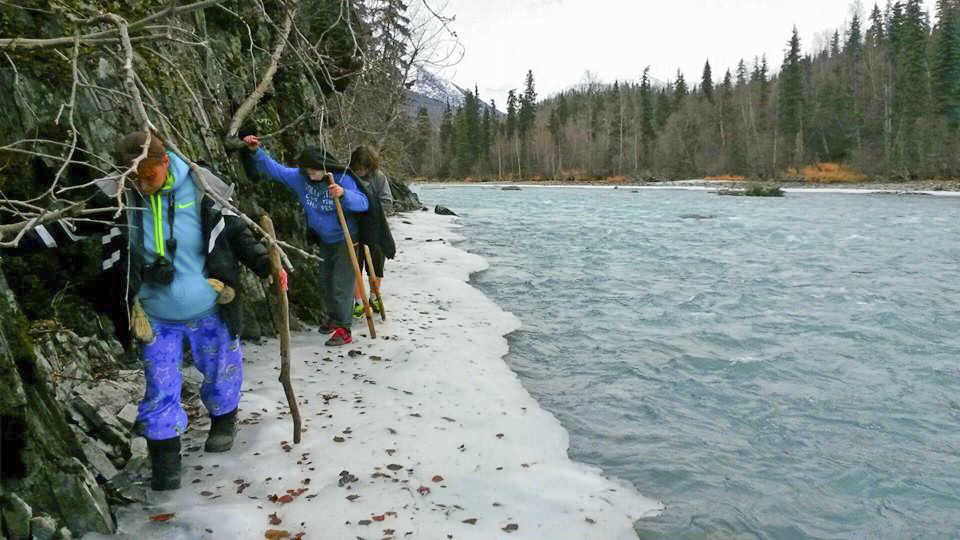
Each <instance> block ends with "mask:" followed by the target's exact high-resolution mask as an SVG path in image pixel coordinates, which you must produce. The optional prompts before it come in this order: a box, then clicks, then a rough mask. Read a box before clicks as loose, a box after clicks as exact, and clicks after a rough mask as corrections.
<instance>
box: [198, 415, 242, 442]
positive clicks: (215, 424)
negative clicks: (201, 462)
mask: <svg viewBox="0 0 960 540" xmlns="http://www.w3.org/2000/svg"><path fill="white" fill-rule="evenodd" d="M236 433H237V410H236V409H234V410H232V411H230V412H228V413H227V414H221V415H220V416H211V417H210V433H209V434H208V435H207V444H205V445H203V450H204V451H206V452H226V451H227V450H230V448H231V447H232V446H233V436H234V435H235V434H236Z"/></svg>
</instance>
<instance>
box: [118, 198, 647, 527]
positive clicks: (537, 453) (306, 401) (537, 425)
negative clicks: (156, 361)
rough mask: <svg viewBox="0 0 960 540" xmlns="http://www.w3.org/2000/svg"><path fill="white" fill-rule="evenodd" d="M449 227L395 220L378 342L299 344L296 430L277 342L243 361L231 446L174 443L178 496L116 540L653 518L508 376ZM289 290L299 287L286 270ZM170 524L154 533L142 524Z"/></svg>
mask: <svg viewBox="0 0 960 540" xmlns="http://www.w3.org/2000/svg"><path fill="white" fill-rule="evenodd" d="M454 219H455V218H452V217H449V216H438V215H435V214H427V213H416V214H410V215H406V216H400V217H397V218H393V220H392V226H393V233H394V237H395V239H396V240H397V244H398V255H397V258H396V259H395V260H393V261H388V262H387V272H386V273H387V275H386V278H385V279H384V303H385V304H386V308H387V315H388V320H387V321H386V322H381V321H380V319H379V317H377V319H376V322H377V339H375V340H373V339H370V338H369V337H368V336H367V335H366V334H367V328H366V325H365V324H364V323H358V324H356V325H354V336H355V337H356V340H355V342H354V343H353V344H351V345H348V346H345V347H339V348H337V347H325V346H324V345H323V341H324V340H325V338H326V336H323V335H320V334H318V333H317V332H315V331H314V332H302V333H295V334H294V335H293V339H292V362H293V376H294V381H293V385H294V389H295V390H296V393H297V395H298V401H299V405H300V410H301V414H302V416H303V419H304V432H303V440H302V442H301V443H300V444H299V445H294V444H293V443H292V427H291V426H292V422H291V419H290V416H289V414H288V408H287V403H286V400H285V398H284V394H283V390H282V388H281V386H280V384H279V383H278V382H277V374H278V366H279V346H278V342H277V341H276V340H269V341H267V342H265V343H263V344H259V345H257V344H250V345H247V347H246V354H245V370H246V373H245V382H244V395H243V400H242V401H241V404H240V418H241V422H242V425H241V426H240V428H241V429H240V431H239V433H238V437H237V441H236V444H235V445H234V448H233V450H232V451H231V452H230V453H227V454H204V453H203V451H202V447H203V440H204V438H205V437H206V432H205V430H203V429H196V430H191V431H190V432H188V434H187V435H186V436H185V441H184V447H185V449H186V455H185V456H184V460H183V468H184V475H183V487H182V488H181V489H180V490H179V491H175V492H162V493H161V492H152V491H148V497H149V499H148V503H147V504H133V505H130V506H127V507H123V508H121V509H120V510H119V511H118V522H119V530H118V534H120V535H122V536H125V537H129V538H138V539H140V538H168V539H174V538H176V539H180V538H182V539H195V538H216V539H221V538H225V539H241V538H242V539H246V538H265V537H266V538H270V537H271V535H272V537H275V538H285V537H287V536H284V534H286V535H288V536H289V537H290V538H298V536H297V535H301V536H299V537H300V538H315V539H340V538H343V539H355V538H365V539H375V538H376V539H386V538H393V539H398V540H399V539H407V538H427V539H445V538H451V539H469V538H476V539H489V538H551V539H553V538H570V539H582V538H583V539H585V538H596V539H603V540H607V539H615V538H636V535H635V533H634V531H633V522H634V521H635V520H637V519H639V518H642V517H649V516H652V515H655V514H657V513H658V512H659V511H660V510H661V505H660V504H659V503H657V502H656V501H653V500H650V499H647V498H645V497H643V496H642V495H640V494H639V493H637V491H636V490H635V489H634V488H633V487H632V486H630V485H628V484H627V483H625V482H621V481H618V480H615V479H610V478H607V477H605V476H604V475H603V474H602V472H601V471H600V470H599V469H596V468H593V467H589V466H587V465H583V464H580V463H575V462H572V461H571V460H570V459H568V458H567V446H568V436H567V432H566V431H565V430H564V429H563V427H561V426H560V424H559V423H558V422H557V420H556V419H555V418H554V417H553V416H552V415H551V414H549V413H547V412H545V411H544V410H542V409H541V408H540V407H539V405H538V404H537V403H536V401H534V399H533V398H531V397H530V395H529V394H528V393H527V391H526V390H524V388H523V387H522V386H521V384H520V381H519V380H518V378H517V376H516V375H515V374H514V373H513V372H512V371H511V370H510V369H509V368H508V367H507V365H506V364H505V363H504V361H503V356H504V354H506V352H507V342H506V339H505V338H504V336H505V335H506V334H508V333H509V332H511V331H513V330H515V329H516V328H517V327H518V326H519V324H520V323H519V321H518V320H517V318H516V317H514V316H513V315H511V314H509V313H505V312H504V311H502V310H501V309H500V308H499V307H497V306H496V305H495V304H494V303H493V302H492V301H491V300H490V299H488V298H487V297H485V296H484V295H483V294H481V293H480V292H479V291H477V290H476V289H474V288H473V287H471V286H470V285H469V284H468V283H467V279H468V278H469V275H470V273H471V272H475V271H478V270H482V269H483V268H485V267H486V262H485V261H484V260H483V259H482V258H480V257H478V256H476V255H472V254H469V253H466V252H464V251H462V250H460V249H458V248H455V247H453V246H451V245H450V242H451V241H452V240H455V239H456V238H457V236H456V232H455V229H456V227H457V225H456V224H455V223H454V221H453V220H454ZM291 279H296V275H295V274H293V275H292V276H291ZM163 514H173V515H172V516H164V517H169V519H167V520H165V521H151V517H156V516H160V515H163Z"/></svg>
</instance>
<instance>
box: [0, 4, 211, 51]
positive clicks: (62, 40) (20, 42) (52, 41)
mask: <svg viewBox="0 0 960 540" xmlns="http://www.w3.org/2000/svg"><path fill="white" fill-rule="evenodd" d="M225 1H226V0H202V1H200V2H195V3H193V4H188V5H186V6H179V7H178V6H177V5H176V4H173V5H172V6H170V7H168V8H167V9H164V10H161V11H158V12H157V13H154V14H153V15H149V16H147V17H144V18H142V19H140V20H139V21H137V22H135V23H132V24H130V25H128V26H127V28H126V29H127V31H131V30H137V29H139V28H141V27H143V26H146V25H148V24H150V23H151V22H153V21H155V20H157V19H160V18H162V17H169V16H173V15H177V14H182V13H189V12H191V11H196V10H198V9H203V8H206V7H210V6H215V5H217V4H220V3H223V2H225ZM114 16H115V15H114ZM68 17H69V18H71V19H73V20H74V22H76V23H79V24H92V23H95V22H99V21H101V20H109V17H104V16H100V15H98V16H95V17H90V18H89V19H76V18H74V17H70V16H69V15H68ZM118 30H119V28H118V29H117V30H103V31H101V32H94V33H91V34H84V35H82V36H80V42H81V43H84V44H87V43H97V41H96V40H97V39H99V38H106V37H112V36H113V35H114V34H115V33H116V32H117V31H118ZM73 42H74V37H73V36H71V37H59V38H46V39H44V38H21V37H15V38H0V49H8V50H15V49H42V48H47V47H62V46H65V45H71V44H73Z"/></svg>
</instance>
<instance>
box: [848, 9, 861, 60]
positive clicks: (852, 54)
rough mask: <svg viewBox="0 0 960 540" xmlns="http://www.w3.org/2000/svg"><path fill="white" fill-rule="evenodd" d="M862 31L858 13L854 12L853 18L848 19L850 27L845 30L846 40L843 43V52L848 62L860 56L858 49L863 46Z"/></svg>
mask: <svg viewBox="0 0 960 540" xmlns="http://www.w3.org/2000/svg"><path fill="white" fill-rule="evenodd" d="M862 40H863V33H862V31H861V30H860V15H858V14H856V13H854V15H853V20H851V21H850V29H849V31H847V41H846V43H844V45H843V54H844V56H846V58H847V60H848V61H850V62H855V61H856V60H857V59H859V57H860V50H861V48H862V47H863V43H862Z"/></svg>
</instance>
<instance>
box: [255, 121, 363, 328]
mask: <svg viewBox="0 0 960 540" xmlns="http://www.w3.org/2000/svg"><path fill="white" fill-rule="evenodd" d="M243 142H244V143H246V145H247V148H248V150H249V152H248V153H247V155H246V156H245V159H247V160H250V161H251V162H252V165H253V168H254V169H255V170H256V171H257V172H258V173H259V174H261V175H265V176H266V177H267V178H269V179H270V180H273V181H274V182H278V183H280V184H283V185H285V186H287V187H288V188H290V189H291V190H293V192H294V193H296V194H297V197H298V198H299V199H300V205H301V206H302V207H303V211H304V212H305V213H306V216H307V227H308V229H309V230H310V232H311V234H312V235H313V237H314V238H315V240H316V241H317V242H316V243H317V246H318V247H319V250H320V257H322V258H323V262H322V263H320V283H321V284H322V286H323V294H324V300H325V302H326V305H327V311H328V313H329V314H330V321H329V322H328V323H327V324H325V325H323V326H322V327H321V329H320V330H321V331H325V332H332V333H333V335H332V336H330V339H328V340H327V342H326V344H327V345H328V346H339V345H346V344H347V343H352V342H353V337H352V335H351V332H350V325H351V323H352V322H353V315H352V310H353V288H354V284H355V283H356V279H355V275H354V271H353V263H352V262H351V260H350V253H349V252H348V251H347V246H346V242H345V241H344V238H345V236H344V233H343V227H341V225H340V219H339V217H337V209H336V206H335V204H334V198H338V199H340V200H341V206H342V207H343V214H344V218H345V220H346V222H347V228H348V229H349V230H350V236H351V238H354V239H355V238H357V233H358V232H359V226H358V223H357V217H356V214H358V213H361V212H366V211H367V207H368V200H367V196H366V195H364V194H363V192H362V191H360V190H359V189H358V188H357V184H356V181H355V180H354V178H353V176H351V175H350V173H349V172H348V171H346V170H344V169H345V167H342V166H341V167H336V168H335V166H334V164H332V163H331V157H330V156H329V155H328V154H327V153H326V152H325V151H323V150H321V149H319V148H308V149H306V150H304V151H303V153H302V154H301V155H300V158H299V163H298V165H299V167H287V166H285V165H281V164H280V163H277V162H276V161H275V160H274V159H273V158H272V157H270V155H269V154H267V152H266V151H265V150H264V149H263V148H262V147H261V146H260V140H259V139H258V138H257V137H256V135H247V136H246V137H244V138H243ZM338 169H339V170H338ZM328 171H330V172H332V173H333V178H334V183H333V184H328V183H327V180H326V174H327V172H328Z"/></svg>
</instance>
